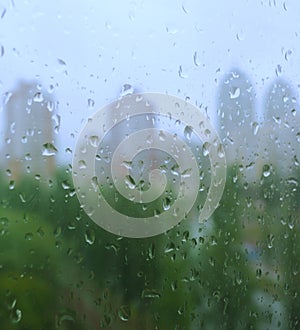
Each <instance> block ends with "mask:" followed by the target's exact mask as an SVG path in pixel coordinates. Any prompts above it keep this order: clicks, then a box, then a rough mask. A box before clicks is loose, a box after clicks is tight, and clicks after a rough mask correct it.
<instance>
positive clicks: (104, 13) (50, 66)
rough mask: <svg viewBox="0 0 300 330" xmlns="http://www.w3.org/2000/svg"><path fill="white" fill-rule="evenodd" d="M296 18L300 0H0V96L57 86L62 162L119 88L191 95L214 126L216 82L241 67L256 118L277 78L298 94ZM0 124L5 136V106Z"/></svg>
mask: <svg viewBox="0 0 300 330" xmlns="http://www.w3.org/2000/svg"><path fill="white" fill-rule="evenodd" d="M299 15H300V2H299V1H297V0H289V1H288V0H287V1H275V0H248V1H247V0H227V1H219V0H211V1H204V0H183V1H178V0H151V1H150V0H144V1H143V0H141V1H129V0H119V1H118V0H112V1H92V0H88V1H86V0H82V1H71V0H61V1H59V2H54V1H50V0H45V1H39V0H32V1H30V0H27V1H21V0H0V94H1V95H2V98H3V99H4V98H5V97H4V96H3V95H6V93H7V92H13V90H14V86H15V85H16V83H17V81H19V80H20V79H23V80H38V81H39V82H40V83H41V84H42V85H43V86H45V88H46V89H47V88H48V87H49V86H50V85H53V86H54V94H53V95H54V97H55V99H56V100H58V102H59V106H58V109H57V112H58V114H59V115H60V117H61V125H60V129H59V132H58V134H57V147H58V150H59V152H58V157H59V159H61V160H62V159H65V160H66V159H67V161H69V159H70V158H71V155H70V154H69V153H67V152H65V149H66V148H70V149H71V150H73V149H74V148H75V143H76V138H77V136H78V134H79V132H80V131H81V129H82V127H83V125H84V122H85V121H86V120H87V118H88V117H89V116H90V115H92V114H93V113H94V112H95V111H97V110H99V109H101V108H102V107H103V106H105V105H107V104H108V103H110V102H112V101H114V100H115V99H117V98H118V97H119V96H120V91H121V89H122V85H124V84H131V85H132V86H133V87H134V88H135V89H136V90H137V91H139V92H162V93H166V92H167V93H169V94H173V95H177V96H179V97H181V98H186V97H188V98H189V100H190V102H191V103H193V104H196V105H200V104H203V105H204V107H207V114H208V115H209V117H210V118H211V119H212V121H213V122H214V123H215V122H216V120H217V118H216V113H217V109H216V108H217V104H216V93H217V90H218V88H219V85H220V81H221V80H222V77H223V76H224V75H225V74H226V73H228V72H230V70H231V69H232V68H233V67H239V68H240V69H241V70H242V71H244V72H245V73H247V74H248V76H249V77H250V80H251V82H252V84H253V87H254V89H255V93H256V108H257V111H258V112H259V111H261V110H260V109H261V103H262V99H263V96H264V93H265V92H266V90H267V88H268V86H269V85H270V84H271V82H272V81H273V80H274V79H275V78H276V77H277V76H278V75H280V76H282V77H283V78H285V79H287V80H288V81H290V82H291V84H292V85H293V86H294V87H295V88H296V90H297V92H299V88H300V82H299V73H300V43H299V38H300V20H299ZM89 100H90V101H89ZM91 100H92V101H91ZM0 120H1V123H0V133H1V136H3V121H4V110H3V109H2V110H0Z"/></svg>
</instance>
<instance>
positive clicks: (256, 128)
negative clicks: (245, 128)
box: [252, 121, 259, 135]
mask: <svg viewBox="0 0 300 330" xmlns="http://www.w3.org/2000/svg"><path fill="white" fill-rule="evenodd" d="M258 129H259V124H258V123H257V122H256V121H255V122H253V123H252V131H253V134H254V135H256V134H257V132H258Z"/></svg>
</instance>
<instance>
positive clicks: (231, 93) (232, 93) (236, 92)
mask: <svg viewBox="0 0 300 330" xmlns="http://www.w3.org/2000/svg"><path fill="white" fill-rule="evenodd" d="M240 93H241V90H240V89H239V87H232V90H231V91H229V96H230V98H231V99H237V98H238V97H239V96H240Z"/></svg>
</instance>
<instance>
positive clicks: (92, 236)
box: [84, 229, 96, 245]
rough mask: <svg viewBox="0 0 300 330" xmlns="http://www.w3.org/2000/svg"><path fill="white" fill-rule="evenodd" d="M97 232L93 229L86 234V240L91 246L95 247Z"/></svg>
mask: <svg viewBox="0 0 300 330" xmlns="http://www.w3.org/2000/svg"><path fill="white" fill-rule="evenodd" d="M95 238H96V236H95V232H94V231H93V230H92V229H87V230H86V231H85V233H84V239H85V241H86V242H87V243H88V244H89V245H93V244H94V243H95Z"/></svg>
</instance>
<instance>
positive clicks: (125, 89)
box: [120, 84, 134, 97]
mask: <svg viewBox="0 0 300 330" xmlns="http://www.w3.org/2000/svg"><path fill="white" fill-rule="evenodd" d="M133 93H134V88H133V87H132V86H131V85H130V84H124V85H123V87H122V90H121V93H120V96H121V97H123V96H126V95H131V94H133Z"/></svg>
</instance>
